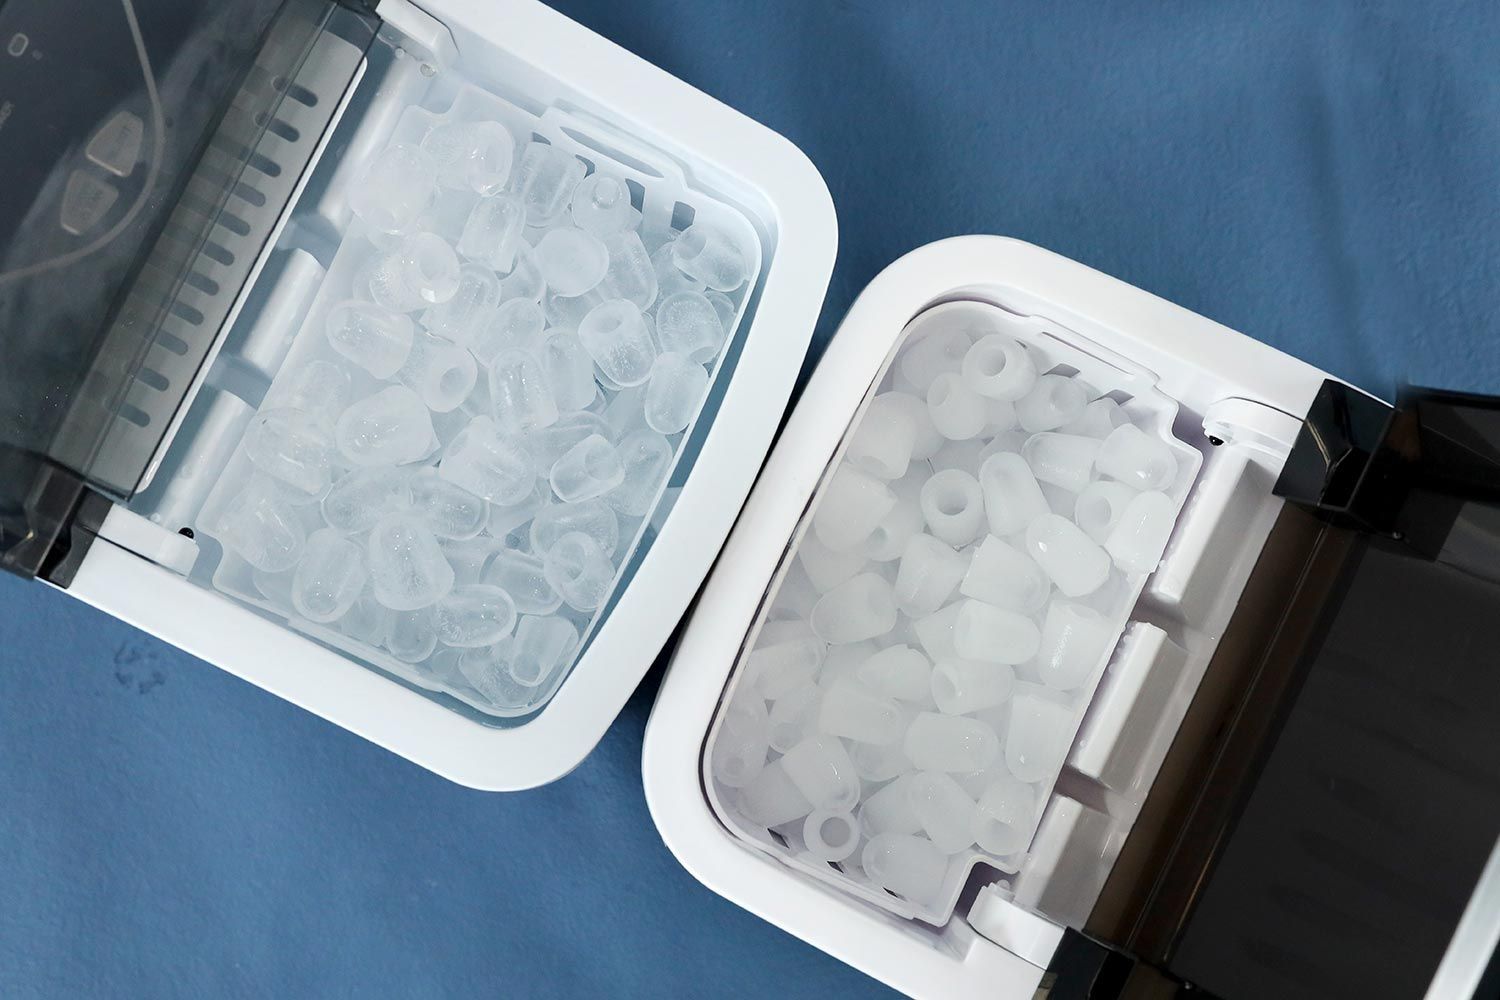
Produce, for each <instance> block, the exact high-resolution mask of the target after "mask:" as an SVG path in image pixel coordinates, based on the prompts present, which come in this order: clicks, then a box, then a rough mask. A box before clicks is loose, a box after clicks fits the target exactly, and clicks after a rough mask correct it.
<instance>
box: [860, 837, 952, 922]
mask: <svg viewBox="0 0 1500 1000" xmlns="http://www.w3.org/2000/svg"><path fill="white" fill-rule="evenodd" d="M860 865H861V867H862V868H863V869H864V873H865V875H866V876H868V877H869V879H870V881H872V882H874V883H875V884H876V885H878V886H880V887H881V888H882V889H885V890H886V891H888V892H892V893H895V894H896V895H897V896H900V897H901V898H902V899H905V900H909V901H910V902H913V903H916V904H917V905H918V906H932V905H935V904H936V903H937V901H938V898H939V897H940V896H941V895H942V892H943V883H944V881H945V880H946V878H947V876H948V855H947V854H945V853H943V851H942V850H941V849H940V848H938V847H937V846H936V845H935V844H933V842H932V841H930V840H928V839H927V838H926V837H920V836H916V835H913V834H905V833H882V834H878V835H877V836H875V837H873V838H871V839H870V840H869V841H868V842H866V843H865V846H864V850H863V851H862V852H861V853H860Z"/></svg>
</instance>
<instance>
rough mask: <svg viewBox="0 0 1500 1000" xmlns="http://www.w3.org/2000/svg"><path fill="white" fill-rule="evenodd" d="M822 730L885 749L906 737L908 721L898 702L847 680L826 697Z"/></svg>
mask: <svg viewBox="0 0 1500 1000" xmlns="http://www.w3.org/2000/svg"><path fill="white" fill-rule="evenodd" d="M818 728H819V729H820V730H821V731H822V732H824V733H827V734H828V735H830V736H842V737H844V738H845V739H850V740H858V741H859V742H861V743H873V744H876V745H877V746H884V745H886V744H889V743H894V742H896V741H897V740H899V739H901V737H902V736H904V735H905V734H906V718H905V717H904V716H903V715H902V714H901V709H900V708H898V707H897V706H896V703H895V702H893V701H890V700H889V699H886V698H882V697H880V696H879V695H878V694H875V693H874V692H872V691H870V690H869V689H868V688H866V687H864V686H863V685H862V684H859V683H857V682H854V681H848V680H844V681H839V682H838V683H836V684H833V685H832V686H830V687H829V688H828V690H827V691H825V692H824V693H823V698H822V702H821V704H820V706H819V709H818Z"/></svg>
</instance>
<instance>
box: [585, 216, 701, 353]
mask: <svg viewBox="0 0 1500 1000" xmlns="http://www.w3.org/2000/svg"><path fill="white" fill-rule="evenodd" d="M600 238H601V239H603V240H604V249H605V250H607V251H608V252H609V268H608V269H607V270H606V271H605V272H604V278H603V280H602V281H600V282H599V287H598V288H597V289H596V291H597V292H598V293H599V294H600V295H601V296H603V297H604V298H606V299H627V300H628V301H630V302H633V303H635V305H636V307H637V308H639V309H643V310H644V309H650V308H651V304H652V303H653V302H655V301H656V296H657V291H658V287H659V286H658V283H657V280H656V268H655V267H654V266H652V263H651V255H650V254H648V253H647V252H646V245H645V244H644V243H642V242H641V238H640V236H639V234H637V233H634V232H631V231H626V232H617V233H609V234H607V235H601V237H600ZM715 294H718V293H715ZM710 301H712V300H710ZM721 321H722V317H721ZM726 329H727V326H726Z"/></svg>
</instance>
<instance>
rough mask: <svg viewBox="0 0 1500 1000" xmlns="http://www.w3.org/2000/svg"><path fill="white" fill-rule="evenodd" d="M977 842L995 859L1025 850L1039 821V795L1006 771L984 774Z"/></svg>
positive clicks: (978, 814) (976, 826) (976, 825)
mask: <svg viewBox="0 0 1500 1000" xmlns="http://www.w3.org/2000/svg"><path fill="white" fill-rule="evenodd" d="M976 807H977V812H976V822H975V825H974V834H975V836H974V839H975V840H977V841H978V842H979V846H980V847H981V848H982V849H984V850H986V851H988V852H989V853H990V854H993V855H995V856H996V857H1002V858H1003V857H1005V856H1006V855H1007V854H1014V853H1015V852H1017V851H1019V850H1021V849H1023V848H1024V847H1025V846H1026V844H1027V842H1029V841H1030V840H1031V830H1032V827H1033V825H1034V823H1035V820H1036V793H1035V792H1033V791H1032V790H1031V786H1030V785H1027V784H1025V783H1024V782H1021V781H1018V780H1016V779H1015V778H1014V777H1012V776H1011V775H1009V774H1007V773H1006V772H1005V771H1004V770H1003V769H999V768H996V769H992V770H990V771H987V772H986V773H985V787H984V791H983V792H981V793H980V795H979V801H978V803H976Z"/></svg>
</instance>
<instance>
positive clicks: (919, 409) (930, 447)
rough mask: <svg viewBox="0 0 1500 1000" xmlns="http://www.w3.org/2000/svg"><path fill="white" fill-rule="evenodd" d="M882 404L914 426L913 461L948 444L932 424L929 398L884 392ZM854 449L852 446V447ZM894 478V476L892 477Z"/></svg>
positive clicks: (925, 456) (927, 455) (926, 456)
mask: <svg viewBox="0 0 1500 1000" xmlns="http://www.w3.org/2000/svg"><path fill="white" fill-rule="evenodd" d="M877 398H879V399H880V400H882V403H881V405H882V406H885V407H888V408H890V409H891V410H893V411H895V412H897V413H900V414H902V416H903V417H904V422H906V423H909V424H910V426H911V428H912V446H911V455H910V460H911V461H922V460H925V459H929V458H931V457H932V456H933V455H935V454H937V452H938V450H939V449H940V448H942V447H943V446H944V445H946V444H948V443H949V442H948V439H947V438H945V437H943V435H941V434H939V433H938V430H937V428H936V427H934V426H933V425H932V414H931V413H929V412H928V411H927V400H925V399H922V398H920V397H917V396H913V395H912V394H911V393H907V392H897V391H891V392H883V393H881V394H880V396H879V397H877ZM851 451H852V448H851ZM892 478H894V477H892Z"/></svg>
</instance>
